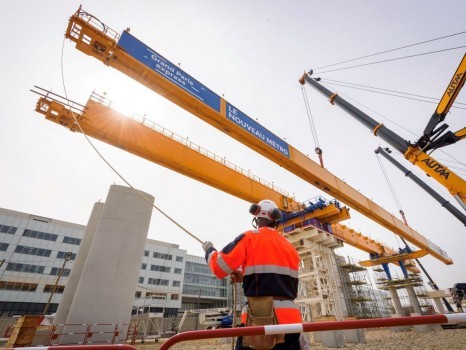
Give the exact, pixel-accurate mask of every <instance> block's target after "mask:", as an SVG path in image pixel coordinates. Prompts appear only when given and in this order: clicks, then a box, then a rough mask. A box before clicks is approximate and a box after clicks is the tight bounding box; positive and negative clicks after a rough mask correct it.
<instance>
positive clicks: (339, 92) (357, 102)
mask: <svg viewBox="0 0 466 350" xmlns="http://www.w3.org/2000/svg"><path fill="white" fill-rule="evenodd" d="M333 85H334V84H332V83H330V84H329V83H327V86H333ZM335 92H337V93H338V95H340V96H343V97H345V98H346V99H348V100H351V101H353V102H354V103H356V104H358V105H360V106H362V107H364V108H366V109H367V110H369V111H371V112H373V113H374V114H377V115H378V116H379V117H381V118H383V119H385V120H388V121H389V122H390V123H392V124H394V125H396V126H398V127H399V128H401V129H403V130H405V131H407V132H409V133H410V134H412V135H414V136H415V137H416V138H419V137H420V136H419V135H417V134H416V133H414V132H412V131H411V130H409V129H407V128H405V127H404V126H402V125H400V124H398V123H397V122H395V121H393V120H391V119H389V118H387V117H385V116H383V115H382V114H381V113H379V112H377V111H375V110H374V109H372V108H370V107H368V106H366V105H364V104H362V103H361V102H359V101H357V100H355V99H354V98H351V97H350V96H348V95H346V94H344V93H342V92H341V91H336V90H335ZM437 150H438V151H439V152H441V153H443V154H444V155H446V156H447V157H450V158H451V159H453V160H454V161H455V162H456V163H458V164H461V165H466V164H465V163H463V162H461V161H459V160H458V159H456V158H455V157H453V156H452V155H450V154H448V153H447V152H445V151H444V150H442V149H437Z"/></svg>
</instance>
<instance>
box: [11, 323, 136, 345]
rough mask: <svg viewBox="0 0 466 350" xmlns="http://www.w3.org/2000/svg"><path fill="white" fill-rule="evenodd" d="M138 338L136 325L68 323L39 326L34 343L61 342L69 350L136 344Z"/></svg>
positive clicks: (52, 343) (53, 343)
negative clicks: (70, 347)
mask: <svg viewBox="0 0 466 350" xmlns="http://www.w3.org/2000/svg"><path fill="white" fill-rule="evenodd" d="M12 328H13V327H9V328H8V330H7V331H6V332H5V337H6V338H9V337H10V335H11V331H12ZM71 338H72V340H71ZM137 338H138V329H137V326H136V325H135V324H122V323H75V324H71V323H67V324H55V325H41V326H39V327H38V328H37V331H36V334H35V336H34V341H33V343H34V344H37V346H55V345H57V344H58V342H60V345H66V346H67V349H68V348H69V346H72V345H76V344H83V345H91V344H93V345H97V344H99V345H108V344H115V343H119V342H122V341H123V342H128V343H131V344H134V343H136V340H137ZM86 349H89V348H86ZM99 349H102V348H99ZM36 350H37V348H36ZM41 350H42V349H41ZM104 350H105V349H104Z"/></svg>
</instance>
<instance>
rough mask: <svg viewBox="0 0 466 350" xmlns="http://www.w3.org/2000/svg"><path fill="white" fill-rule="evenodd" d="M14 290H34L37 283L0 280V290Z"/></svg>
mask: <svg viewBox="0 0 466 350" xmlns="http://www.w3.org/2000/svg"><path fill="white" fill-rule="evenodd" d="M1 289H3V290H15V291H18V292H35V290H36V289H37V283H24V282H13V281H9V282H0V290H1Z"/></svg>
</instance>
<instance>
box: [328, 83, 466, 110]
mask: <svg viewBox="0 0 466 350" xmlns="http://www.w3.org/2000/svg"><path fill="white" fill-rule="evenodd" d="M321 81H325V82H330V84H333V85H336V86H343V87H347V88H350V89H356V90H361V91H369V92H373V93H376V94H381V95H387V96H394V97H399V98H404V99H407V100H413V101H419V102H425V103H431V104H438V99H437V100H436V101H426V100H422V99H419V98H414V97H408V96H402V95H403V94H404V95H411V96H416V97H421V98H426V99H433V100H435V98H433V97H427V96H421V95H416V94H410V93H406V92H401V91H394V90H388V89H381V88H376V87H372V86H366V85H360V84H352V83H347V82H342V81H338V80H332V79H321ZM352 85H353V86H352ZM371 89H372V90H371ZM376 90H381V91H376ZM383 91H388V92H393V93H388V92H383ZM454 104H455V103H454ZM456 104H460V105H464V106H466V103H461V102H458V103H456ZM451 108H456V109H462V110H466V108H464V107H459V106H454V105H453V106H451Z"/></svg>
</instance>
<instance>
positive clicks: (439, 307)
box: [432, 298, 447, 314]
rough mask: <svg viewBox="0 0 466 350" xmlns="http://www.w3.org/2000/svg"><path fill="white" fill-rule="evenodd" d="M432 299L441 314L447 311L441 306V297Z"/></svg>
mask: <svg viewBox="0 0 466 350" xmlns="http://www.w3.org/2000/svg"><path fill="white" fill-rule="evenodd" d="M432 299H433V300H434V304H435V307H436V308H437V311H438V312H439V313H441V314H446V313H447V311H446V310H445V308H444V307H443V303H442V298H432Z"/></svg>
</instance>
